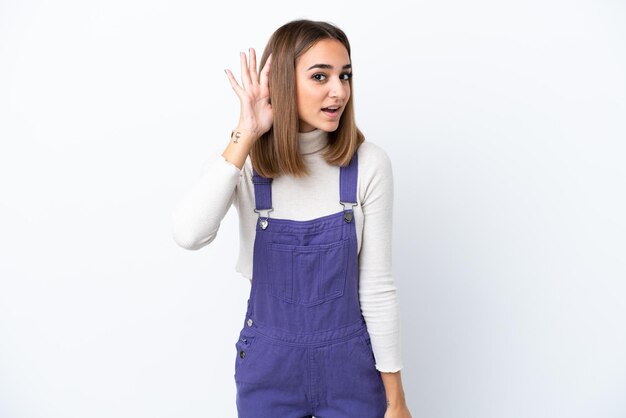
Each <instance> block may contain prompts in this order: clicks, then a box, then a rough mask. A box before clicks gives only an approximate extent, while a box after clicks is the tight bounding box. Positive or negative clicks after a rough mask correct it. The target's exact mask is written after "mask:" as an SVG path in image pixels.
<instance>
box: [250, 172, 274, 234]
mask: <svg viewBox="0 0 626 418" xmlns="http://www.w3.org/2000/svg"><path fill="white" fill-rule="evenodd" d="M273 180H274V179H272V178H266V177H263V176H261V175H260V174H259V173H257V172H256V170H255V169H254V167H253V168H252V183H254V201H255V205H256V209H254V211H255V212H256V213H258V214H259V218H258V222H259V225H260V226H261V228H263V229H265V228H267V225H268V221H267V220H268V218H269V217H270V212H271V211H272V210H274V209H273V208H272V181H273ZM262 211H265V212H266V213H265V216H263V215H262V214H261V212H262Z"/></svg>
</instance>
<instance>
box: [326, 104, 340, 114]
mask: <svg viewBox="0 0 626 418" xmlns="http://www.w3.org/2000/svg"><path fill="white" fill-rule="evenodd" d="M322 112H324V113H326V114H327V115H330V116H333V115H337V114H339V107H338V106H331V107H323V108H322Z"/></svg>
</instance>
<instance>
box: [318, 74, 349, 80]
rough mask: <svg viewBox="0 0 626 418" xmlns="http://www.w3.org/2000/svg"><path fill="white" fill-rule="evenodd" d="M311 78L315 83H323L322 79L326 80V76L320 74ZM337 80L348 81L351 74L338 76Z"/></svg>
mask: <svg viewBox="0 0 626 418" xmlns="http://www.w3.org/2000/svg"><path fill="white" fill-rule="evenodd" d="M311 78H312V79H313V80H315V81H324V79H325V78H326V74H322V73H315V74H313V75H312V76H311ZM339 78H340V79H341V80H344V81H346V80H349V79H351V78H352V73H351V72H350V73H343V74H341V75H340V76H339Z"/></svg>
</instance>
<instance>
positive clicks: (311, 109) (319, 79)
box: [296, 39, 352, 132]
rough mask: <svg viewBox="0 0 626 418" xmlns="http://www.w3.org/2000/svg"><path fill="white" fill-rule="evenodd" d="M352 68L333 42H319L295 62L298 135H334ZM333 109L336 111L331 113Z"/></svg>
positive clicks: (342, 108)
mask: <svg viewBox="0 0 626 418" xmlns="http://www.w3.org/2000/svg"><path fill="white" fill-rule="evenodd" d="M351 76H352V67H351V63H350V57H349V56H348V51H347V50H346V48H345V47H344V46H343V44H342V43H341V42H339V41H338V40H336V39H322V40H320V41H318V42H316V43H315V44H314V45H313V46H312V47H311V48H309V50H308V51H307V52H306V53H304V54H303V55H301V56H300V57H299V58H298V59H297V60H296V102H297V105H298V118H299V120H300V129H299V131H300V132H310V131H312V130H314V129H317V128H319V129H321V130H323V131H326V132H332V131H335V130H336V129H337V128H338V127H339V119H340V118H341V115H342V113H343V110H344V108H345V105H346V103H347V102H348V99H349V98H350V82H349V81H348V80H349V78H350V77H351ZM333 109H336V110H333Z"/></svg>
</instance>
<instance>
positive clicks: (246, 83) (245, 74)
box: [239, 52, 252, 90]
mask: <svg viewBox="0 0 626 418" xmlns="http://www.w3.org/2000/svg"><path fill="white" fill-rule="evenodd" d="M239 55H240V58H241V81H242V83H243V88H244V89H246V90H249V89H250V84H252V81H250V72H249V71H250V70H249V68H248V59H247V58H246V53H245V52H240V53H239Z"/></svg>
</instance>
